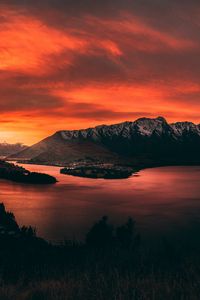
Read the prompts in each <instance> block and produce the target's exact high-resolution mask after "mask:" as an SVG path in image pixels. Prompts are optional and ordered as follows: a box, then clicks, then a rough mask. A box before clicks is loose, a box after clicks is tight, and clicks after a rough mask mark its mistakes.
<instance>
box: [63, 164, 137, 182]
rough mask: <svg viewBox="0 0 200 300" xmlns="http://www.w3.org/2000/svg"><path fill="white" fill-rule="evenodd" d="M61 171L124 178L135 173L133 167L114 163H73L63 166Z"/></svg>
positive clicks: (70, 173) (106, 177)
mask: <svg viewBox="0 0 200 300" xmlns="http://www.w3.org/2000/svg"><path fill="white" fill-rule="evenodd" d="M60 173H61V174H68V175H73V176H79V177H87V178H102V179H124V178H128V177H130V176H131V175H132V174H133V169H132V168H130V167H126V166H117V165H113V164H97V165H76V164H73V165H69V166H67V167H65V168H62V169H61V170H60Z"/></svg>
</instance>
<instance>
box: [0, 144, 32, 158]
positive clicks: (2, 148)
mask: <svg viewBox="0 0 200 300" xmlns="http://www.w3.org/2000/svg"><path fill="white" fill-rule="evenodd" d="M26 148H27V146H26V145H23V144H21V143H17V144H8V143H0V156H8V155H11V154H14V153H17V152H20V151H22V150H24V149H26Z"/></svg>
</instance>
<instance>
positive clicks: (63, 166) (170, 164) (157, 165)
mask: <svg viewBox="0 0 200 300" xmlns="http://www.w3.org/2000/svg"><path fill="white" fill-rule="evenodd" d="M6 161H7V160H6ZM8 162H9V161H8ZM12 162H14V163H16V164H22V165H38V166H46V167H48V166H50V167H57V168H59V169H60V174H63V175H69V176H74V177H81V178H90V179H105V180H109V179H127V178H130V177H131V176H134V175H135V174H137V173H138V172H140V171H142V170H145V169H153V168H160V167H176V166H177V167H190V166H191V167H192V166H200V162H159V163H155V164H153V163H149V164H148V163H146V164H140V165H138V166H135V165H134V166H132V165H130V164H127V165H120V167H122V168H129V169H130V168H131V169H132V170H133V171H132V173H131V174H130V176H128V177H122V178H102V177H88V176H81V175H75V174H67V173H66V174H65V173H64V172H61V171H62V170H63V169H66V168H68V167H69V165H70V164H68V165H67V164H59V165H58V164H52V163H51V164H50V163H41V162H34V163H33V162H29V161H21V160H20V161H17V160H14V161H13V160H12ZM10 163H11V161H10ZM96 166H97V165H90V167H91V168H93V167H94V168H95V167H96ZM113 166H116V165H114V164H113ZM79 167H81V168H87V166H86V165H85V166H84V165H80V166H79Z"/></svg>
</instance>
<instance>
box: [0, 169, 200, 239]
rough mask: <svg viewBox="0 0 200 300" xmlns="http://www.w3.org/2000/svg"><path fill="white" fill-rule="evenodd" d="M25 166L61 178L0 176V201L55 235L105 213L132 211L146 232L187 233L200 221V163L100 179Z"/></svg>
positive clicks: (82, 227)
mask: <svg viewBox="0 0 200 300" xmlns="http://www.w3.org/2000/svg"><path fill="white" fill-rule="evenodd" d="M24 166H25V167H26V168H27V169H29V170H31V171H39V172H46V173H48V174H50V175H53V176H55V177H57V179H58V180H59V182H58V183H57V184H56V185H51V186H49V185H47V186H44V185H42V186H38V185H26V184H19V183H13V182H9V181H5V180H0V183H1V193H0V201H1V202H4V203H5V205H6V207H7V208H8V209H9V210H11V211H13V212H14V214H15V215H16V218H17V221H18V222H19V223H20V224H24V225H32V226H35V227H36V228H37V231H38V234H39V235H41V236H43V237H45V238H48V239H51V240H62V239H63V238H65V237H70V238H71V237H78V238H79V237H81V236H82V234H83V233H85V231H86V230H87V228H89V227H90V225H91V223H93V222H94V221H95V220H97V219H99V218H100V217H101V216H103V215H109V216H110V219H111V220H112V223H116V224H120V223H123V222H124V221H125V220H126V219H127V217H128V216H132V217H133V218H134V219H135V220H136V222H137V225H138V227H139V230H140V231H141V232H142V233H143V234H144V235H145V234H146V235H150V234H156V235H165V234H168V233H169V232H170V233H172V232H173V233H175V232H179V234H182V233H181V232H183V231H184V230H190V229H191V230H193V228H194V227H195V228H197V226H199V224H200V223H199V221H200V219H199V216H200V214H199V213H200V184H199V180H200V167H163V168H155V169H146V170H143V171H141V172H139V174H138V175H139V176H133V177H131V178H128V179H123V180H103V179H98V180H95V179H87V178H78V177H73V176H67V175H62V174H59V168H57V167H49V166H37V165H36V166H35V165H24Z"/></svg>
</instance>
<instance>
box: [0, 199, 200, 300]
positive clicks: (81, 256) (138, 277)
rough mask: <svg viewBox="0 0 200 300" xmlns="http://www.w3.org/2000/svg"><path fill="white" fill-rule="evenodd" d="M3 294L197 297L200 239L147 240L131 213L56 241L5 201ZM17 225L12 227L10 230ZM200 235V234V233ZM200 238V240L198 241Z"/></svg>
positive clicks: (23, 298) (27, 298)
mask: <svg viewBox="0 0 200 300" xmlns="http://www.w3.org/2000/svg"><path fill="white" fill-rule="evenodd" d="M0 226H1V228H3V229H4V230H3V232H1V231H0V278H1V285H0V299H2V300H13V299H17V300H47V299H48V300H64V299H76V300H82V299H88V300H90V299H91V300H96V299H99V300H105V299H111V300H114V299H122V300H127V299H131V300H132V299H136V300H139V299H155V296H156V298H157V299H162V300H168V299H198V297H199V288H198V286H199V285H198V283H199V276H200V271H199V264H200V254H199V253H200V243H199V244H198V243H197V244H195V248H194V247H193V246H194V245H190V244H188V243H187V244H182V243H177V244H175V243H173V241H169V240H166V239H163V240H162V241H160V242H159V243H157V244H156V245H155V247H154V246H153V245H151V244H144V243H142V242H140V238H139V236H138V234H137V232H136V229H135V223H134V221H133V220H132V219H131V218H129V219H128V221H127V222H126V223H125V224H124V225H121V226H118V227H114V226H113V225H111V224H110V223H109V222H108V217H105V216H104V217H103V218H102V219H100V220H99V221H98V222H96V223H95V224H94V225H93V226H92V228H91V229H89V231H88V233H87V235H86V238H85V241H83V242H79V241H71V240H67V241H66V242H65V243H63V244H60V245H52V244H51V243H49V242H46V241H45V240H43V239H40V238H39V237H37V235H36V231H35V229H33V228H31V227H19V225H18V224H17V222H16V220H15V218H14V215H13V214H12V213H10V212H7V211H6V210H5V207H4V205H3V204H0ZM11 229H12V230H11ZM197 239H198V236H197ZM199 242H200V241H199Z"/></svg>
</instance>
